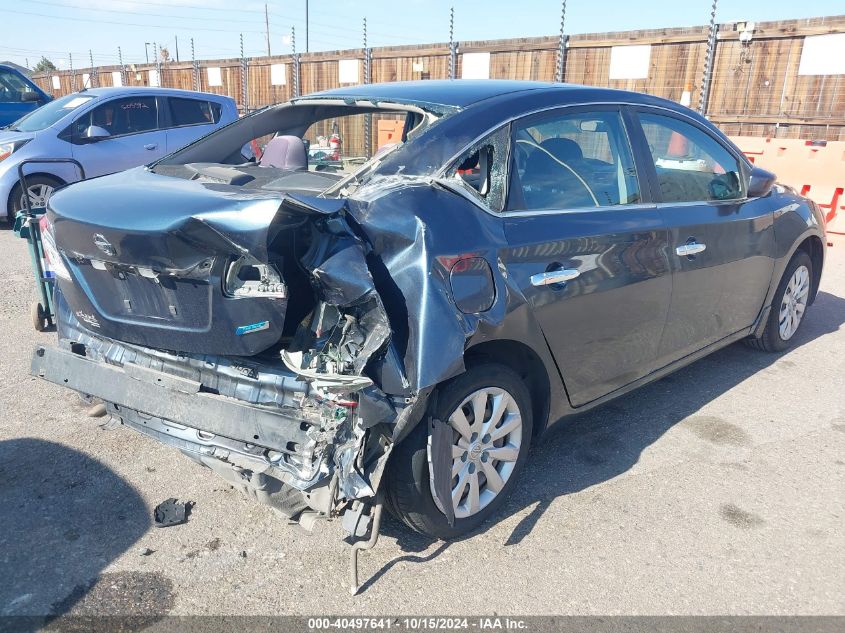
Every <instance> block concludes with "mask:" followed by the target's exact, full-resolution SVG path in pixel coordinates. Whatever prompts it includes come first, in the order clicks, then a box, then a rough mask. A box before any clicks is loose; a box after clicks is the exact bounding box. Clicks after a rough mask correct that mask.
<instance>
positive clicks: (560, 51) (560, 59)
mask: <svg viewBox="0 0 845 633" xmlns="http://www.w3.org/2000/svg"><path fill="white" fill-rule="evenodd" d="M565 23H566V0H562V2H561V7H560V36H559V37H558V42H557V69H556V72H555V81H557V82H558V83H563V76H564V73H565V72H566V36H565V35H564V34H563V27H564V24H565Z"/></svg>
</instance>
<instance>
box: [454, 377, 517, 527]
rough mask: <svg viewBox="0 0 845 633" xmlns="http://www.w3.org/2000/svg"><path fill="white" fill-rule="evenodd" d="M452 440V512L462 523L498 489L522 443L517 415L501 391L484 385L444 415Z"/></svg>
mask: <svg viewBox="0 0 845 633" xmlns="http://www.w3.org/2000/svg"><path fill="white" fill-rule="evenodd" d="M448 423H449V426H451V427H452V430H453V442H452V508H453V509H454V513H455V518H458V519H462V518H466V517H470V516H472V515H474V514H477V513H478V512H480V511H481V510H483V509H484V508H485V507H486V506H487V505H489V504H490V502H492V501H493V499H495V498H496V496H497V495H498V494H499V493H500V492H501V491H502V489H503V488H504V486H505V483H507V481H508V479H509V478H510V476H511V474H512V473H513V471H514V468H515V467H516V461H517V458H518V457H519V449H520V446H521V445H522V437H523V433H522V415H521V414H520V411H519V407H518V406H517V404H516V400H514V398H513V397H512V396H511V395H510V394H509V393H508V392H507V391H505V390H504V389H500V388H498V387H484V388H482V389H479V390H477V391H475V392H473V393H471V394H470V395H469V396H467V397H466V398H465V399H464V401H463V402H462V403H461V404H460V406H459V407H458V408H457V409H455V411H454V412H453V413H452V414H451V415H450V416H449V419H448Z"/></svg>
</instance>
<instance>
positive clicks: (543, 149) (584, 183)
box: [516, 139, 601, 207]
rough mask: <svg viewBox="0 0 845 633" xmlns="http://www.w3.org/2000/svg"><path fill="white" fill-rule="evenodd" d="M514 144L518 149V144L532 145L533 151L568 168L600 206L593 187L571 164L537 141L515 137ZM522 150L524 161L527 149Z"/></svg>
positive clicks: (598, 205) (594, 202)
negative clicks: (539, 152)
mask: <svg viewBox="0 0 845 633" xmlns="http://www.w3.org/2000/svg"><path fill="white" fill-rule="evenodd" d="M516 145H517V149H519V148H520V145H525V146H530V147H533V148H534V151H538V150H539V151H541V152H543V153H544V154H545V155H546V156H548V157H549V158H551V159H552V160H553V161H554V162H555V163H557V164H558V165H560V166H561V167H563V168H565V169H567V170H569V172H570V173H571V174H572V175H573V176H575V178H577V179H578V182H580V183H581V185H582V186H583V187H584V189H586V190H587V193H589V194H590V198H592V199H593V204H595V205H596V206H597V207H600V206H601V204H599V200H598V197H597V196H596V194H595V192H594V191H593V189H592V188H591V187H590V185H589V184H587V181H586V180H584V178H582V177H581V175H580V174H579V173H578V172H577V171H575V169H573V168H572V166H570V165H567V164H566V163H565V162H564V161H562V160H561V159H559V158H558V157H557V156H555V155H554V154H552V153H551V152H550V151H549V150H547V149H546V148H545V147H543V146H542V145H539V144H538V143H535V142H533V141H526V140H524V139H517V140H516ZM523 151H524V152H525V155H526V162H527V156H528V151H527V150H526V149H524V148H523ZM518 157H519V153H518V152H517V160H519V158H518Z"/></svg>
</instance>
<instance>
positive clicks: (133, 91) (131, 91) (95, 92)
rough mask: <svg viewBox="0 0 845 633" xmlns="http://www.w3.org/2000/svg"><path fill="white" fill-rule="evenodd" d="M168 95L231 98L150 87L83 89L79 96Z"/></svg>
mask: <svg viewBox="0 0 845 633" xmlns="http://www.w3.org/2000/svg"><path fill="white" fill-rule="evenodd" d="M144 93H149V94H156V95H165V96H166V95H170V96H174V97H199V96H201V97H203V98H208V99H214V100H217V101H220V100H223V101H229V100H232V98H231V97H227V96H225V95H216V94H212V93H210V92H194V91H193V90H179V89H178V88H155V87H151V86H110V87H103V88H85V89H84V90H81V91H80V92H79V94H86V95H91V96H94V97H119V96H120V95H138V94H144Z"/></svg>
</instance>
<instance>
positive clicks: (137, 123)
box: [74, 97, 158, 137]
mask: <svg viewBox="0 0 845 633" xmlns="http://www.w3.org/2000/svg"><path fill="white" fill-rule="evenodd" d="M92 125H95V126H97V127H101V128H103V129H104V130H106V131H107V132H108V133H109V134H110V135H111V136H126V135H128V134H139V133H141V132H150V131H153V130H156V129H158V107H157V105H156V98H155V97H126V98H123V99H113V100H111V101H108V102H106V103H103V104H101V105H98V106H97V107H96V108H94V109H93V110H91V111H90V112H86V113H85V114H83V115H82V116H81V117H79V118H78V119H77V120H76V122H75V123H74V136H75V137H81V136H82V135H84V134H85V130H87V129H88V128H89V127H90V126H92Z"/></svg>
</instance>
